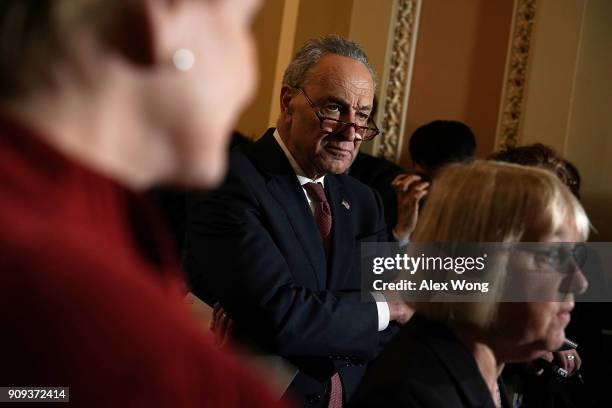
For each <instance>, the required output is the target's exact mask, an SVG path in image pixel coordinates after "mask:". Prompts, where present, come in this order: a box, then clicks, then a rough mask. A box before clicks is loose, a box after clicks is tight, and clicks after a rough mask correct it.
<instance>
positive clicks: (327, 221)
mask: <svg viewBox="0 0 612 408" xmlns="http://www.w3.org/2000/svg"><path fill="white" fill-rule="evenodd" d="M304 188H305V189H306V191H307V192H308V196H309V197H310V199H311V200H312V201H313V202H314V217H315V222H316V224H317V229H318V230H319V236H320V237H321V242H323V248H325V255H327V256H328V257H329V254H330V249H331V234H330V232H331V227H332V215H331V209H330V208H329V203H328V202H327V198H326V197H325V190H323V186H322V185H321V184H319V183H306V184H304Z"/></svg>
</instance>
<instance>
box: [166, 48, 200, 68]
mask: <svg viewBox="0 0 612 408" xmlns="http://www.w3.org/2000/svg"><path fill="white" fill-rule="evenodd" d="M172 63H173V64H174V66H175V67H176V69H178V70H179V71H189V70H190V69H191V68H192V67H193V64H194V63H195V56H194V55H193V52H192V51H191V50H189V49H186V48H181V49H180V50H177V51H176V52H175V53H174V55H173V56H172Z"/></svg>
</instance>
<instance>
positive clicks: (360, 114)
mask: <svg viewBox="0 0 612 408" xmlns="http://www.w3.org/2000/svg"><path fill="white" fill-rule="evenodd" d="M357 117H358V118H359V119H360V120H363V121H367V120H368V119H369V118H370V115H369V114H367V113H365V112H357Z"/></svg>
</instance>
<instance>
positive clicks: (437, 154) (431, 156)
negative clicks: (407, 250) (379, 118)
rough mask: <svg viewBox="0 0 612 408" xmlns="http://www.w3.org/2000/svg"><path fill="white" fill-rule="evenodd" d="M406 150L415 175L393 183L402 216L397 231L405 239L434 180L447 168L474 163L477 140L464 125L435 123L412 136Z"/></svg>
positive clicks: (417, 217)
mask: <svg viewBox="0 0 612 408" xmlns="http://www.w3.org/2000/svg"><path fill="white" fill-rule="evenodd" d="M408 148H409V151H410V159H411V160H412V164H413V168H414V172H413V173H405V174H400V175H398V176H397V177H396V178H395V179H394V180H393V182H392V185H393V188H394V189H395V191H396V193H397V211H398V213H400V214H402V216H401V217H398V219H399V221H400V222H398V224H397V225H396V228H399V230H401V231H406V233H405V236H406V237H407V239H409V238H410V234H411V233H412V231H414V229H415V228H416V225H417V222H418V219H419V211H420V210H421V207H422V206H423V204H424V202H425V197H426V196H427V193H428V192H429V188H430V187H431V182H432V181H433V179H434V178H435V177H436V175H437V174H438V172H439V171H440V170H441V169H442V168H443V167H444V166H446V165H449V164H452V163H467V162H470V161H472V160H474V157H475V155H476V138H475V137H474V133H473V132H472V130H471V129H470V127H469V126H468V125H466V124H465V123H462V122H459V121H456V120H434V121H433V122H429V123H427V124H425V125H423V126H420V127H419V128H417V129H416V130H415V131H414V133H412V136H410V144H409V146H408ZM393 225H395V224H393Z"/></svg>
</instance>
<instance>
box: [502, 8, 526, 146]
mask: <svg viewBox="0 0 612 408" xmlns="http://www.w3.org/2000/svg"><path fill="white" fill-rule="evenodd" d="M515 7H516V8H515V15H514V26H513V28H512V37H511V42H510V50H509V55H508V65H507V67H506V75H505V78H504V90H503V94H502V95H503V96H502V103H501V109H500V117H499V124H498V132H497V137H498V147H499V148H500V149H506V148H509V147H514V146H516V144H517V143H518V135H519V130H520V124H521V116H522V113H523V107H524V94H525V85H526V81H527V64H528V62H529V49H530V45H531V33H532V31H533V23H534V19H535V12H536V0H517V1H516V6H515Z"/></svg>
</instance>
